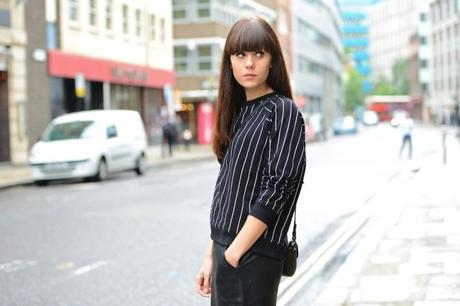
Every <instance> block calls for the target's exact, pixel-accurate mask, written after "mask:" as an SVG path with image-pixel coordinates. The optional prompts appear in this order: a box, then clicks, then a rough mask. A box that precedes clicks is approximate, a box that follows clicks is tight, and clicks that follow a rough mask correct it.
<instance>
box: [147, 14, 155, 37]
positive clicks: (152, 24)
mask: <svg viewBox="0 0 460 306" xmlns="http://www.w3.org/2000/svg"><path fill="white" fill-rule="evenodd" d="M149 29H150V31H149V36H150V40H152V41H155V40H156V39H157V25H156V17H155V15H153V14H152V15H150V27H149Z"/></svg>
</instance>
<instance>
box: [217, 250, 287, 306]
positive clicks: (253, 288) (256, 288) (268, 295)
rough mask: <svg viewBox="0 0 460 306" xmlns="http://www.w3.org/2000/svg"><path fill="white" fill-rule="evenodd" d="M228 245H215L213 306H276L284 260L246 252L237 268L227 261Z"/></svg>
mask: <svg viewBox="0 0 460 306" xmlns="http://www.w3.org/2000/svg"><path fill="white" fill-rule="evenodd" d="M225 249H226V247H225V246H222V245H219V244H217V243H214V245H213V271H212V293H211V305H212V306H275V305H276V295H277V293H278V285H279V282H280V279H281V272H282V261H281V260H278V259H274V258H271V257H267V256H263V255H260V254H255V253H253V252H251V251H249V252H247V253H246V254H245V255H243V257H242V258H241V260H240V265H239V266H238V267H237V268H234V267H232V266H231V265H230V264H229V263H228V262H227V261H226V260H225V256H224V253H225Z"/></svg>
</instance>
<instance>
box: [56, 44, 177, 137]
mask: <svg viewBox="0 0 460 306" xmlns="http://www.w3.org/2000/svg"><path fill="white" fill-rule="evenodd" d="M48 59H49V60H48V64H49V67H48V70H49V75H50V79H51V80H50V96H51V100H52V104H53V107H52V109H53V117H55V116H57V115H60V114H62V113H69V112H75V111H80V110H91V109H130V110H136V111H138V112H139V113H140V114H141V116H142V118H143V120H144V124H145V127H146V131H147V135H148V141H149V143H150V144H160V143H161V139H162V138H161V125H162V123H163V122H164V120H165V116H167V114H165V111H164V110H165V108H166V101H165V99H164V96H165V95H164V94H163V92H164V89H165V87H171V86H172V87H174V85H175V74H174V72H173V71H167V70H161V69H155V68H150V67H145V66H136V65H131V64H125V63H120V62H114V61H108V60H102V59H94V58H89V57H84V56H77V55H71V54H66V53H63V52H60V51H56V50H50V51H49V55H48Z"/></svg>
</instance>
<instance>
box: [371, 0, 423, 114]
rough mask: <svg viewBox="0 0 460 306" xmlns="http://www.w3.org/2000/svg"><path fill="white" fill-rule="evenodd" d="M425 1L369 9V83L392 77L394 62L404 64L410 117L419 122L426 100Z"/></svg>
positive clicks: (387, 2) (390, 0) (391, 1)
mask: <svg viewBox="0 0 460 306" xmlns="http://www.w3.org/2000/svg"><path fill="white" fill-rule="evenodd" d="M428 3H429V0H407V1H398V0H384V1H380V2H379V3H377V4H375V5H374V6H373V7H372V9H371V10H370V15H369V22H370V24H369V32H370V58H371V71H372V73H371V75H372V80H373V82H377V81H378V80H379V79H380V78H381V77H385V78H386V79H388V80H391V79H392V78H393V75H392V74H393V66H394V64H395V63H396V62H397V61H407V62H408V66H409V82H410V92H408V93H409V94H411V96H412V100H413V101H412V103H413V106H412V109H413V115H415V116H417V118H419V119H422V118H423V113H424V110H423V109H424V106H423V105H424V104H425V103H427V102H426V101H428V100H429V99H430V92H429V84H430V82H431V78H430V74H429V66H430V57H431V55H430V42H429V33H430V20H429V16H428Z"/></svg>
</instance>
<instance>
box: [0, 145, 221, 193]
mask: <svg viewBox="0 0 460 306" xmlns="http://www.w3.org/2000/svg"><path fill="white" fill-rule="evenodd" d="M214 159H215V157H214V155H212V154H200V155H198V156H194V157H187V158H178V159H175V158H174V157H172V158H170V159H168V158H164V159H157V160H154V161H148V163H147V170H153V169H164V168H168V167H171V166H174V165H182V164H185V163H188V162H200V161H208V160H209V161H211V160H214ZM31 185H34V182H33V180H32V179H24V180H21V179H19V180H17V181H15V182H9V183H5V184H2V185H0V191H1V190H5V189H9V188H14V187H18V186H31Z"/></svg>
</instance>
